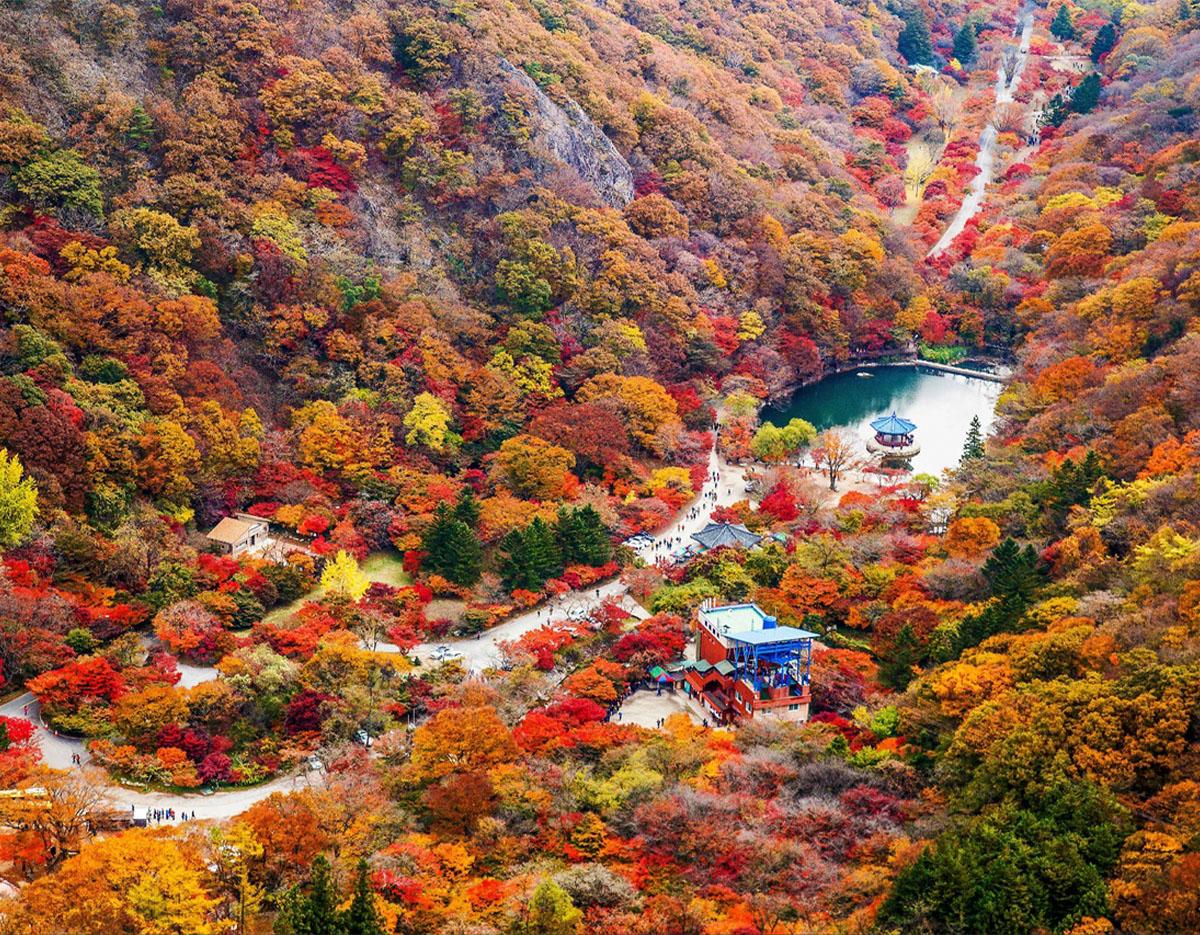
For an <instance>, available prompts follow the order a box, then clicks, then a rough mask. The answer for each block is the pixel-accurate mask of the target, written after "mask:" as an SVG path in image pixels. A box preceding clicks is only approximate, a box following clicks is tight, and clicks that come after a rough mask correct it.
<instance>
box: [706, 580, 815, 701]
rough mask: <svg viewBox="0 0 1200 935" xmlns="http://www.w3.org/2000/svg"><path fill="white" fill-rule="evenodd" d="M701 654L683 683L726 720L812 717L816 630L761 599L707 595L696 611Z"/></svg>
mask: <svg viewBox="0 0 1200 935" xmlns="http://www.w3.org/2000/svg"><path fill="white" fill-rule="evenodd" d="M696 628H697V632H696V657H697V658H696V659H694V660H692V661H689V662H688V663H686V664H685V666H684V667H683V675H684V679H683V687H684V691H686V692H687V693H688V694H689V695H691V696H692V697H693V698H695V699H696V700H697V701H698V702H699V703H700V704H701V705H702V706H703V707H704V708H705V709H706V710H708V711H709V712H711V713H712V715H713V717H714V718H715V719H716V720H717V721H719V722H721V723H731V722H735V721H738V720H742V719H745V718H752V717H762V716H764V715H769V716H772V717H782V718H787V719H788V720H793V721H804V720H807V719H808V706H809V702H810V700H811V695H810V692H809V684H808V679H809V666H810V663H811V661H812V643H813V640H814V639H815V638H816V634H815V633H811V632H809V631H808V630H801V629H798V628H796V627H787V626H780V625H779V624H778V622H777V621H776V620H775V618H774V617H772V616H770V615H769V614H767V613H765V612H764V611H763V610H762V609H761V608H760V607H759V606H758V605H757V604H724V605H721V606H717V605H716V604H714V603H713V602H712V601H705V602H704V603H703V604H702V605H701V606H700V610H699V612H698V613H697V617H696Z"/></svg>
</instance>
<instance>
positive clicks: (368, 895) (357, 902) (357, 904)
mask: <svg viewBox="0 0 1200 935" xmlns="http://www.w3.org/2000/svg"><path fill="white" fill-rule="evenodd" d="M341 921H342V931H343V932H345V935H384V933H383V922H382V921H381V920H380V918H379V910H378V909H377V908H376V906H375V894H374V893H373V892H372V891H371V884H370V883H369V882H368V881H367V862H366V861H365V860H360V861H359V862H358V877H357V879H356V880H355V881H354V899H352V900H351V902H350V906H349V908H347V909H346V911H345V912H343V913H342V918H341Z"/></svg>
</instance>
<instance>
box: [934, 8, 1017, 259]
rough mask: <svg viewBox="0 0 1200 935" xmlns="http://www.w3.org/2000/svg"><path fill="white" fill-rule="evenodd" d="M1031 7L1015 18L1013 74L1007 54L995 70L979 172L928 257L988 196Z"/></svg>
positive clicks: (947, 241) (960, 228)
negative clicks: (1002, 111) (1000, 120)
mask: <svg viewBox="0 0 1200 935" xmlns="http://www.w3.org/2000/svg"><path fill="white" fill-rule="evenodd" d="M1033 10H1034V7H1033V5H1032V4H1028V5H1026V6H1025V7H1024V9H1022V10H1021V15H1020V18H1019V19H1018V21H1017V23H1018V27H1019V32H1018V36H1019V39H1020V42H1019V44H1018V46H1017V50H1016V59H1015V62H1014V65H1013V70H1012V74H1011V75H1010V74H1008V73H1007V71H1006V69H1005V64H1006V61H1007V58H1008V56H1007V54H1006V55H1002V56H1001V58H1000V65H999V66H998V67H997V69H996V103H995V107H994V109H993V111H992V119H991V120H990V121H988V125H987V126H986V127H984V128H983V132H982V133H981V134H980V135H979V153H978V154H977V155H976V156H975V167H976V168H977V169H978V170H979V172H978V173H977V174H976V176H975V178H973V179H971V184H970V185H969V186H968V187H967V194H966V196H965V197H964V198H963V201H962V204H961V205H959V208H958V212H957V213H956V214H955V215H954V218H953V220H951V221H950V225H949V226H948V227H947V228H946V229H945V231H943V232H942V236H941V237H939V238H938V242H937V243H935V244H934V245H933V247H932V248H931V249H930V251H929V252H928V253H927V254H926V255H925V256H926V257H927V258H928V257H935V256H938V255H939V254H941V253H943V252H945V250H946V249H947V248H948V247H949V246H950V245H951V244H952V243H954V240H955V238H956V237H958V235H959V234H961V233H962V232H963V230H964V228H966V226H967V222H968V221H970V220H971V218H973V217H974V216H975V215H976V214H978V213H979V209H980V208H982V207H983V202H984V199H985V198H986V196H987V187H988V185H989V184H990V183H991V181H992V176H993V175H994V174H995V171H996V137H997V133H996V120H997V118H998V117H999V115H1000V108H1001V107H1003V106H1005V105H1006V104H1011V103H1013V101H1014V95H1015V94H1016V91H1017V88H1018V87H1019V86H1020V84H1021V76H1022V75H1023V74H1024V73H1025V66H1026V65H1027V64H1029V46H1030V42H1031V40H1032V38H1033Z"/></svg>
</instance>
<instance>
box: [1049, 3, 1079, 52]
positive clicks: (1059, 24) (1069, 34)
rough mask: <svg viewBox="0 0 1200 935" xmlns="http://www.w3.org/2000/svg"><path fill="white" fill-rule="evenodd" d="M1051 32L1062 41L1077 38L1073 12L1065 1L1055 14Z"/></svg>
mask: <svg viewBox="0 0 1200 935" xmlns="http://www.w3.org/2000/svg"><path fill="white" fill-rule="evenodd" d="M1050 33H1051V35H1053V36H1054V38H1055V39H1058V40H1059V41H1060V42H1066V41H1067V40H1068V39H1074V38H1075V23H1074V22H1073V21H1072V20H1071V12H1070V11H1069V10H1068V9H1067V5H1066V4H1065V3H1064V4H1061V5H1060V6H1059V8H1058V12H1057V13H1055V14H1054V21H1053V22H1051V23H1050Z"/></svg>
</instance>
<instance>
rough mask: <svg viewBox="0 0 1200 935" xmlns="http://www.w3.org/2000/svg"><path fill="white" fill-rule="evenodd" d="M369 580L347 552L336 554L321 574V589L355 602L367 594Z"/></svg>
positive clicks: (369, 584)
mask: <svg viewBox="0 0 1200 935" xmlns="http://www.w3.org/2000/svg"><path fill="white" fill-rule="evenodd" d="M370 586H371V582H370V580H369V579H368V578H367V576H366V575H364V574H363V573H362V571H361V570H360V569H359V567H358V561H357V560H356V559H355V558H354V556H353V555H351V554H350V553H348V552H338V554H337V555H336V556H334V558H333V560H332V561H331V562H329V563H328V564H326V566H325V570H324V571H322V572H321V587H322V588H323V589H324V590H325V591H326V592H327V593H329V594H337V595H341V596H343V597H347V598H349V599H350V600H352V601H357V600H358V599H359V598H360V597H362V596H363V595H364V594H366V593H367V588H369V587H370Z"/></svg>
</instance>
